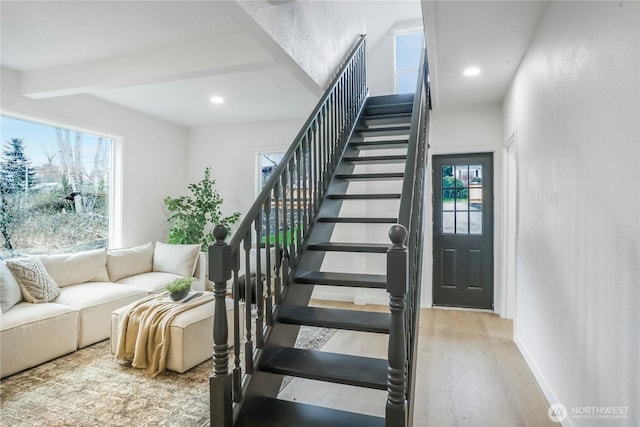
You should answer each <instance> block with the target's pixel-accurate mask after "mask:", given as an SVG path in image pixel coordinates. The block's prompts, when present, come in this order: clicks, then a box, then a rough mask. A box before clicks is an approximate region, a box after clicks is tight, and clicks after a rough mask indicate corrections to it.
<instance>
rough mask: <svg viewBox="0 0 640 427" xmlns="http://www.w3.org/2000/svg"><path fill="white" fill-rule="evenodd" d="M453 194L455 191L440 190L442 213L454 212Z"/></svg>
mask: <svg viewBox="0 0 640 427" xmlns="http://www.w3.org/2000/svg"><path fill="white" fill-rule="evenodd" d="M454 194H455V190H453V189H447V190H442V211H454V210H456V204H455V199H454V198H453V195H454Z"/></svg>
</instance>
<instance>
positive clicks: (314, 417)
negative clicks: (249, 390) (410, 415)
mask: <svg viewBox="0 0 640 427" xmlns="http://www.w3.org/2000/svg"><path fill="white" fill-rule="evenodd" d="M384 425H385V422H384V418H380V417H374V416H371V415H363V414H357V413H355V412H347V411H340V410H337V409H329V408H323V407H320V406H313V405H308V404H306V403H299V402H290V401H288V400H280V399H273V398H271V397H264V396H253V395H249V396H247V398H246V399H245V401H244V404H243V405H242V410H241V411H240V414H239V415H238V419H237V421H236V423H235V426H236V427H256V426H261V427H289V426H291V427H294V426H296V427H298V426H300V427H302V426H304V427H326V426H332V427H353V426H358V427H384Z"/></svg>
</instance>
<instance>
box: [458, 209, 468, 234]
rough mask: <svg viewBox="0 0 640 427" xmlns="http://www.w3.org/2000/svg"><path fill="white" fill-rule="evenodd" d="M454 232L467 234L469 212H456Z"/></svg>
mask: <svg viewBox="0 0 640 427" xmlns="http://www.w3.org/2000/svg"><path fill="white" fill-rule="evenodd" d="M456 234H469V212H467V211H464V212H456Z"/></svg>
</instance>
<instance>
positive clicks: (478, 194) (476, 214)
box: [442, 165, 483, 234]
mask: <svg viewBox="0 0 640 427" xmlns="http://www.w3.org/2000/svg"><path fill="white" fill-rule="evenodd" d="M482 202H483V200H482V165H456V166H452V165H451V166H450V165H447V166H442V232H443V233H455V234H482V215H483V210H482V209H483V205H482Z"/></svg>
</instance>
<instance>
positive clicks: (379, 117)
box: [358, 113, 412, 127]
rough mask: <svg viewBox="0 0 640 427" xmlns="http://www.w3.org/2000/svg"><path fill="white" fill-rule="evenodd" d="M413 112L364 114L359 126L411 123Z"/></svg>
mask: <svg viewBox="0 0 640 427" xmlns="http://www.w3.org/2000/svg"><path fill="white" fill-rule="evenodd" d="M411 116H412V114H411V113H392V114H374V115H369V116H363V117H362V118H361V119H360V123H359V124H358V127H372V126H373V127H375V126H401V125H409V124H410V123H411Z"/></svg>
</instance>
